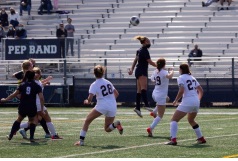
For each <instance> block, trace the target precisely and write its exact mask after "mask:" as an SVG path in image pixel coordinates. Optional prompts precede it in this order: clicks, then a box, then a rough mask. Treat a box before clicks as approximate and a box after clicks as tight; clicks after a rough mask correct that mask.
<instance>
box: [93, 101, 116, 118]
mask: <svg viewBox="0 0 238 161" xmlns="http://www.w3.org/2000/svg"><path fill="white" fill-rule="evenodd" d="M95 109H96V110H97V111H98V112H100V113H101V114H103V115H104V116H106V117H115V116H116V113H117V105H116V104H106V105H105V104H97V105H96V106H95Z"/></svg>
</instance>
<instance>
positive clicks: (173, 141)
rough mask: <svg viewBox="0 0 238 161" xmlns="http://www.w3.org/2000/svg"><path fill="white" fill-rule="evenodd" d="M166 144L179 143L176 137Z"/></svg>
mask: <svg viewBox="0 0 238 161" xmlns="http://www.w3.org/2000/svg"><path fill="white" fill-rule="evenodd" d="M165 145H177V141H176V138H173V139H171V140H170V142H167V143H165Z"/></svg>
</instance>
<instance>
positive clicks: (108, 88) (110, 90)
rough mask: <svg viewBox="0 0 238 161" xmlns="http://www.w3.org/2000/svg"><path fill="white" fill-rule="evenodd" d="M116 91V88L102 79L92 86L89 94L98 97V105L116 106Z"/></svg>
mask: <svg viewBox="0 0 238 161" xmlns="http://www.w3.org/2000/svg"><path fill="white" fill-rule="evenodd" d="M114 90H115V88H114V86H113V85H112V83H111V82H110V81H108V80H106V79H104V78H100V79H96V81H95V82H93V83H92V84H91V85H90V88H89V93H91V94H93V95H96V99H97V104H115V105H116V98H115V96H114Z"/></svg>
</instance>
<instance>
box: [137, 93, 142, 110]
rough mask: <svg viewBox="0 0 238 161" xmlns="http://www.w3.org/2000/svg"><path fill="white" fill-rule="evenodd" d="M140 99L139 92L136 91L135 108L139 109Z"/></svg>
mask: <svg viewBox="0 0 238 161" xmlns="http://www.w3.org/2000/svg"><path fill="white" fill-rule="evenodd" d="M140 99H141V94H140V93H136V109H137V110H139V111H140Z"/></svg>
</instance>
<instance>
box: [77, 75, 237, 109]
mask: <svg viewBox="0 0 238 161" xmlns="http://www.w3.org/2000/svg"><path fill="white" fill-rule="evenodd" d="M108 80H109V81H111V82H112V83H113V85H114V86H115V88H116V89H117V90H118V91H119V94H120V95H119V97H118V98H117V102H120V103H125V105H133V104H135V97H136V79H108ZM197 80H198V82H199V83H200V84H201V86H202V87H203V90H204V96H203V98H202V100H201V106H212V105H213V103H219V102H222V103H230V105H231V106H232V105H233V106H237V102H238V92H237V89H238V84H237V81H238V79H231V78H222V79H221V78H212V79H209V78H207V79H197ZM94 81H95V79H92V78H90V79H82V78H76V77H74V79H73V90H74V105H79V106H81V105H82V103H83V100H84V99H86V98H87V97H88V90H89V86H90V84H91V83H92V82H94ZM153 89H154V84H153V82H151V81H150V80H148V92H147V93H148V99H149V102H150V103H151V104H152V105H153V104H154V101H153V99H152V92H153ZM177 92H178V85H177V79H172V80H170V82H169V92H168V96H169V97H170V99H171V101H173V100H174V99H175V97H176V95H177ZM93 101H96V100H95V98H94V100H93Z"/></svg>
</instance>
